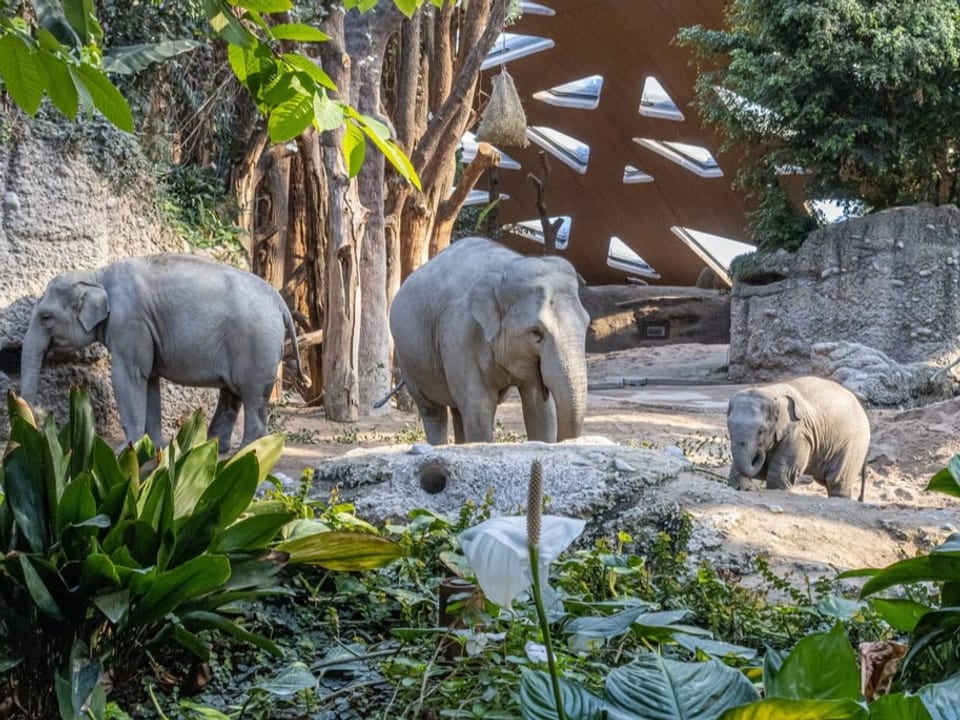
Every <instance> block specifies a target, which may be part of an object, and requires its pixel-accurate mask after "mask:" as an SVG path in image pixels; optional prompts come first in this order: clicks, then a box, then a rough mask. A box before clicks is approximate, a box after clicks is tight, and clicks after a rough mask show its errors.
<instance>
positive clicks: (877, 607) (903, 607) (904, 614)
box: [870, 598, 932, 632]
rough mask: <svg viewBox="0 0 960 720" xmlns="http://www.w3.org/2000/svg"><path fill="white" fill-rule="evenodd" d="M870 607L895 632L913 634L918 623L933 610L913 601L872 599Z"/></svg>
mask: <svg viewBox="0 0 960 720" xmlns="http://www.w3.org/2000/svg"><path fill="white" fill-rule="evenodd" d="M870 606H871V607H872V608H873V610H874V612H876V613H877V615H879V616H880V617H881V618H883V620H884V621H885V622H886V623H887V624H888V625H889V626H890V627H892V628H893V629H894V630H898V631H900V632H913V629H914V628H915V627H916V626H917V621H918V620H919V619H920V618H921V617H922V616H923V615H924V614H926V613H928V612H930V610H931V609H932V608H929V607H927V606H926V605H921V604H920V603H918V602H914V601H913V600H894V599H891V598H870Z"/></svg>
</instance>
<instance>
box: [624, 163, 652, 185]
mask: <svg viewBox="0 0 960 720" xmlns="http://www.w3.org/2000/svg"><path fill="white" fill-rule="evenodd" d="M648 182H653V175H650V174H649V173H645V172H644V171H643V170H640V169H639V168H635V167H634V166H633V165H627V166H626V167H624V168H623V184H624V185H634V184H636V183H648Z"/></svg>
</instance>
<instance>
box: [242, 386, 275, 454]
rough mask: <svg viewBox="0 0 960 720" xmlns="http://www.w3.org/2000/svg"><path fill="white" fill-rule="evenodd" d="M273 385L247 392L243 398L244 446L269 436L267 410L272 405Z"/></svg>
mask: <svg viewBox="0 0 960 720" xmlns="http://www.w3.org/2000/svg"><path fill="white" fill-rule="evenodd" d="M273 385H274V383H273V382H269V383H267V384H266V385H264V386H262V387H260V388H259V389H256V390H253V391H249V390H248V391H246V392H245V393H244V394H243V396H242V397H241V399H242V401H243V443H242V444H243V445H247V444H248V443H252V442H253V441H254V440H256V439H257V438H259V437H263V436H264V435H266V434H267V408H268V407H269V405H270V394H271V393H272V392H273Z"/></svg>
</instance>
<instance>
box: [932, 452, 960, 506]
mask: <svg viewBox="0 0 960 720" xmlns="http://www.w3.org/2000/svg"><path fill="white" fill-rule="evenodd" d="M958 458H960V456H958V455H954V456H953V457H952V458H951V459H950V462H949V464H948V465H947V467H945V468H944V469H943V470H940V471H939V472H937V473H936V474H935V475H934V476H933V477H932V478H930V482H929V483H927V490H928V491H933V492H939V493H943V494H944V495H950V496H952V497H960V474H958V472H957V470H958V468H957V465H958Z"/></svg>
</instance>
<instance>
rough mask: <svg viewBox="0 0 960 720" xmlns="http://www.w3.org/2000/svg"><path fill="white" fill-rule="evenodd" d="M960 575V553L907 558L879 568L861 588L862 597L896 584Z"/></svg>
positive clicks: (933, 580)
mask: <svg viewBox="0 0 960 720" xmlns="http://www.w3.org/2000/svg"><path fill="white" fill-rule="evenodd" d="M958 577H960V555H947V554H937V553H931V554H929V555H921V556H919V557H913V558H907V559H905V560H900V561H898V562H895V563H893V564H892V565H888V566H887V567H885V568H883V569H882V570H877V571H875V572H874V573H873V575H872V577H871V578H870V579H869V580H867V582H865V583H864V584H863V587H862V588H861V589H860V597H866V596H867V595H872V594H874V593H877V592H880V591H881V590H886V589H887V588H889V587H893V586H894V585H904V584H907V583H914V582H945V581H950V580H954V579H956V578H958Z"/></svg>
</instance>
